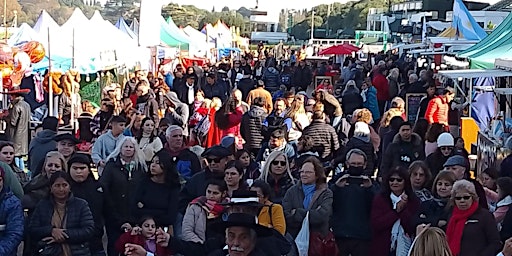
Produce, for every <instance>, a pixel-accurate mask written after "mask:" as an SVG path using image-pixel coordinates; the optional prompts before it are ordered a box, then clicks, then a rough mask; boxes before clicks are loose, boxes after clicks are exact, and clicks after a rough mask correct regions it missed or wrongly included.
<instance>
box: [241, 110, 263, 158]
mask: <svg viewBox="0 0 512 256" xmlns="http://www.w3.org/2000/svg"><path fill="white" fill-rule="evenodd" d="M265 118H267V112H266V111H265V109H264V108H262V107H259V106H256V105H252V106H251V109H250V110H249V111H248V112H247V113H245V114H244V115H243V116H242V122H241V123H240V134H241V135H242V138H243V139H244V140H245V145H244V147H245V149H247V150H252V149H256V148H261V143H262V142H263V135H262V133H261V130H262V128H261V127H262V123H263V121H264V120H265Z"/></svg>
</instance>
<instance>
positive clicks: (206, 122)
mask: <svg viewBox="0 0 512 256" xmlns="http://www.w3.org/2000/svg"><path fill="white" fill-rule="evenodd" d="M211 125H212V123H211V122H210V112H208V114H206V115H205V116H204V117H203V118H201V120H199V122H198V123H197V125H196V126H195V127H194V129H192V131H193V132H194V133H195V134H196V137H197V140H198V141H199V143H200V144H201V143H202V142H203V141H205V138H206V136H207V135H208V131H209V130H210V126H211Z"/></svg>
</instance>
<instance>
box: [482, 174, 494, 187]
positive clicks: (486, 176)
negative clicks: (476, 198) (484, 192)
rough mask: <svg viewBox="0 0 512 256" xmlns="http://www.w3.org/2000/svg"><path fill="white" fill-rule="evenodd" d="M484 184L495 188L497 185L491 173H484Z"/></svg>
mask: <svg viewBox="0 0 512 256" xmlns="http://www.w3.org/2000/svg"><path fill="white" fill-rule="evenodd" d="M482 185H483V186H484V187H486V188H489V189H494V188H495V187H496V180H494V179H493V178H491V176H489V174H487V173H482Z"/></svg>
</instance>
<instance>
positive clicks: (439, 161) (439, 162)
mask: <svg viewBox="0 0 512 256" xmlns="http://www.w3.org/2000/svg"><path fill="white" fill-rule="evenodd" d="M452 152H453V151H452ZM451 156H453V153H452V154H450V155H449V156H444V155H443V154H442V153H441V150H440V149H439V148H437V149H436V151H435V152H434V153H432V154H430V155H428V156H427V159H425V163H426V164H427V166H428V168H429V169H430V173H432V177H436V175H437V174H438V173H439V172H440V171H442V170H443V169H444V167H443V165H444V163H445V162H446V160H448V158H450V157H451Z"/></svg>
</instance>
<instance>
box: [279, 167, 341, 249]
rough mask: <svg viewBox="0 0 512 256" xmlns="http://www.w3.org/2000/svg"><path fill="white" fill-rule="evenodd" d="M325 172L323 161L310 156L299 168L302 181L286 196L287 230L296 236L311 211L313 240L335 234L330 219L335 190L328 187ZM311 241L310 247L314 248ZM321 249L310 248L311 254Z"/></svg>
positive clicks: (310, 223) (311, 234)
mask: <svg viewBox="0 0 512 256" xmlns="http://www.w3.org/2000/svg"><path fill="white" fill-rule="evenodd" d="M326 182H327V181H326V177H325V171H324V168H323V167H322V164H321V162H320V160H318V158H316V157H310V158H308V159H306V160H305V161H304V163H303V164H302V167H301V169H300V182H299V183H297V184H295V185H294V186H293V187H291V188H290V189H289V190H288V191H287V192H286V195H285V196H284V199H283V210H284V216H285V218H286V226H287V231H288V232H290V234H291V235H292V236H293V237H297V234H298V233H299V231H300V229H301V227H302V222H303V221H304V218H305V217H306V214H307V213H309V232H310V237H311V238H312V240H314V238H315V237H316V238H319V239H320V240H323V239H325V238H326V237H328V236H329V235H330V236H332V233H331V232H330V230H329V219H330V217H331V214H332V191H331V190H330V189H329V188H327V183H326ZM311 247H312V246H311V243H310V249H311ZM317 253H318V252H316V253H315V252H312V251H311V250H310V251H309V253H308V255H317Z"/></svg>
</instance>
